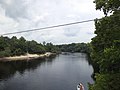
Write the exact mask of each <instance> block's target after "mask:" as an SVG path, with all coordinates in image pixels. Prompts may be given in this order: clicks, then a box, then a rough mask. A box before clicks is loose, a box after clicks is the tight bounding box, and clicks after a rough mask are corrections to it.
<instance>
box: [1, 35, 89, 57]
mask: <svg viewBox="0 0 120 90" xmlns="http://www.w3.org/2000/svg"><path fill="white" fill-rule="evenodd" d="M45 52H52V53H60V52H81V53H90V48H89V44H86V43H72V44H64V45H53V44H52V43H46V42H43V43H38V42H36V41H34V40H32V41H28V40H26V39H25V38H24V37H20V38H19V39H18V38H17V37H16V36H13V37H12V38H9V37H3V36H1V37H0V57H8V56H19V55H25V54H26V53H30V54H43V53H45Z"/></svg>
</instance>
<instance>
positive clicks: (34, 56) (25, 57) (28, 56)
mask: <svg viewBox="0 0 120 90" xmlns="http://www.w3.org/2000/svg"><path fill="white" fill-rule="evenodd" d="M53 55H56V53H50V52H47V53H45V54H29V53H28V54H26V55H21V56H12V57H3V58H0V61H1V62H5V61H18V60H33V59H38V58H47V57H51V56H53Z"/></svg>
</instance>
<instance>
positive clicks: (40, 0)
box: [0, 0, 103, 44]
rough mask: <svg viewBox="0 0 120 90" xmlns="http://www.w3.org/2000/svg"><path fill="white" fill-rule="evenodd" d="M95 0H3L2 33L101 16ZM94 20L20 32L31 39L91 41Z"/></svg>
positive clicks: (55, 42) (41, 40) (0, 6)
mask: <svg viewBox="0 0 120 90" xmlns="http://www.w3.org/2000/svg"><path fill="white" fill-rule="evenodd" d="M102 16H103V13H102V12H100V11H96V10H95V5H94V3H93V1H92V0H0V33H1V34H2V33H8V32H20V31H23V30H28V29H33V28H40V27H47V26H54V25H61V24H64V23H69V22H76V21H85V20H90V19H95V18H101V17H102ZM94 30H95V29H94V22H88V23H83V24H78V25H72V26H67V27H59V28H54V29H50V30H42V31H36V32H28V33H20V34H13V35H9V37H12V36H17V37H18V38H19V37H20V36H24V37H25V38H26V39H28V40H36V41H38V42H43V41H46V42H53V43H54V44H63V43H73V42H74V43H75V42H90V40H91V38H92V37H94V36H95V35H94V34H93V33H94Z"/></svg>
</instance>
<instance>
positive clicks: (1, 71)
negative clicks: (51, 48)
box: [0, 57, 55, 81]
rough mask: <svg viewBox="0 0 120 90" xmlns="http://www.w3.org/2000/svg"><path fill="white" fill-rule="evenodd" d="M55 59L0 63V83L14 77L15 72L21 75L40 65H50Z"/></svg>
mask: <svg viewBox="0 0 120 90" xmlns="http://www.w3.org/2000/svg"><path fill="white" fill-rule="evenodd" d="M54 58H55V57H50V58H45V59H40V60H39V59H36V60H29V61H27V60H24V61H12V62H0V81H1V80H7V79H8V78H11V77H12V76H14V74H15V73H16V72H19V73H20V74H21V75H22V74H24V72H25V71H31V70H32V71H33V70H35V69H36V68H37V67H38V66H40V65H41V64H45V63H48V64H51V63H52V61H53V60H54Z"/></svg>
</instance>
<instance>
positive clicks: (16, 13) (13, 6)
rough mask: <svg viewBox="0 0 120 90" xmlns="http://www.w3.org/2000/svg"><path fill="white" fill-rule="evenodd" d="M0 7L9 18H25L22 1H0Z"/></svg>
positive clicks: (25, 12) (23, 2)
mask: <svg viewBox="0 0 120 90" xmlns="http://www.w3.org/2000/svg"><path fill="white" fill-rule="evenodd" d="M0 5H1V6H2V8H3V9H4V10H5V15H6V16H8V17H10V18H13V19H18V18H27V11H26V8H25V7H26V5H25V1H23V0H0Z"/></svg>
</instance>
